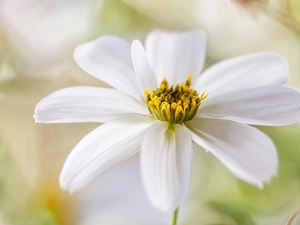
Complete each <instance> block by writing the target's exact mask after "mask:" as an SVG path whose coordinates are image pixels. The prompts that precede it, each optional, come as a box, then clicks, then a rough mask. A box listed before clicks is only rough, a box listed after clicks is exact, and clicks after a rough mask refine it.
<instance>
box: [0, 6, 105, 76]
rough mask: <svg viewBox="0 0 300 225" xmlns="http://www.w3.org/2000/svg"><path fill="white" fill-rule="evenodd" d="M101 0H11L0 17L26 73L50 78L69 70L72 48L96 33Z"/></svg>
mask: <svg viewBox="0 0 300 225" xmlns="http://www.w3.org/2000/svg"><path fill="white" fill-rule="evenodd" d="M100 9H101V0H93V1H83V0H76V1H71V0H63V1H50V0H42V1H40V0H10V1H4V2H2V3H1V8H0V20H1V23H2V26H3V29H4V31H5V34H6V35H7V38H8V41H9V42H10V45H11V48H12V50H13V56H14V57H15V60H14V62H13V63H14V64H15V65H14V66H16V67H18V69H19V70H20V71H22V73H24V74H25V75H31V76H36V77H40V78H41V77H44V78H51V77H53V76H57V75H60V74H61V73H63V72H65V71H66V70H70V64H71V63H72V51H73V49H74V48H75V46H76V45H78V44H79V43H81V42H82V41H85V40H86V39H87V38H88V37H90V36H91V34H93V33H92V32H94V30H95V29H94V27H95V22H96V20H95V19H96V16H97V15H98V13H99V10H100Z"/></svg>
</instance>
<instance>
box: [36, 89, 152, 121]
mask: <svg viewBox="0 0 300 225" xmlns="http://www.w3.org/2000/svg"><path fill="white" fill-rule="evenodd" d="M138 114H143V115H148V114H149V112H148V110H147V107H146V104H145V103H141V102H140V101H137V100H136V99H135V98H132V97H131V96H129V95H127V94H125V93H122V92H120V91H117V90H114V89H110V88H96V87H84V86H82V87H70V88H64V89H61V90H58V91H56V92H54V93H52V94H50V95H49V96H47V97H46V98H44V99H42V100H41V101H40V102H39V104H38V105H37V106H36V109H35V115H34V118H35V120H36V122H39V123H73V122H101V123H102V122H106V121H108V120H112V119H116V118H119V117H124V116H130V115H138Z"/></svg>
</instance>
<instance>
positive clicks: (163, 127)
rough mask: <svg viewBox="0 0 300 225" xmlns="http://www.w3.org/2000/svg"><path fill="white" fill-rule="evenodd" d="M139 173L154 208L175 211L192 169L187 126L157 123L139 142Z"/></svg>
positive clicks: (180, 201) (188, 185)
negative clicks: (140, 142)
mask: <svg viewBox="0 0 300 225" xmlns="http://www.w3.org/2000/svg"><path fill="white" fill-rule="evenodd" d="M140 154H141V155H140V157H141V173H142V179H143V183H144V186H145V188H146V192H147V193H148V196H149V198H150V200H151V202H152V204H153V205H154V206H156V207H157V208H159V209H161V210H164V211H174V210H175V209H176V208H177V207H179V206H180V205H181V204H182V202H183V201H184V199H185V198H186V196H187V194H188V191H189V187H190V182H191V168H192V142H191V138H190V135H189V131H188V129H187V128H186V127H184V126H182V125H179V124H176V125H174V126H173V128H172V127H170V126H169V124H168V123H165V122H161V121H156V122H155V123H153V124H152V126H151V127H150V128H149V129H148V130H147V132H146V133H145V137H144V139H143V141H142V150H141V153H140Z"/></svg>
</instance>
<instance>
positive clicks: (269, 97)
mask: <svg viewBox="0 0 300 225" xmlns="http://www.w3.org/2000/svg"><path fill="white" fill-rule="evenodd" d="M203 116H209V117H218V118H223V119H229V120H234V121H237V122H241V123H247V124H255V125H268V126H275V125H289V124H293V123H297V122H300V93H299V92H298V91H296V90H294V89H291V88H289V87H285V86H269V87H259V88H252V89H247V90H241V91H235V92H227V93H224V94H222V95H218V96H215V97H212V98H209V97H208V98H207V99H206V100H205V101H203V104H202V105H201V106H200V110H199V112H198V114H197V117H203Z"/></svg>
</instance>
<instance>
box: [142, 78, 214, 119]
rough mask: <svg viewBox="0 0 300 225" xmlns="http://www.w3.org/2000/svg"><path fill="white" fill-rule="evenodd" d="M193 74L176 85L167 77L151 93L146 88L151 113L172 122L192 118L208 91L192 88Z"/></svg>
mask: <svg viewBox="0 0 300 225" xmlns="http://www.w3.org/2000/svg"><path fill="white" fill-rule="evenodd" d="M191 80H192V75H190V76H189V77H188V79H187V81H186V82H183V83H182V84H181V85H177V86H176V87H173V86H169V84H168V81H167V80H166V78H165V79H164V80H163V81H162V82H161V84H160V87H159V88H157V89H156V90H153V91H152V92H151V93H149V92H148V90H147V89H146V90H145V91H144V93H145V96H146V103H147V105H148V109H149V111H150V113H151V114H152V115H153V116H154V117H155V118H156V119H158V120H161V121H167V122H169V123H170V124H173V123H184V122H186V121H189V120H191V119H192V118H193V117H194V116H195V114H196V112H197V110H198V108H199V106H200V105H201V103H202V101H203V100H204V99H205V98H206V97H207V96H208V93H206V92H203V93H202V94H200V96H199V94H198V92H197V91H196V90H194V89H192V88H191Z"/></svg>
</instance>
